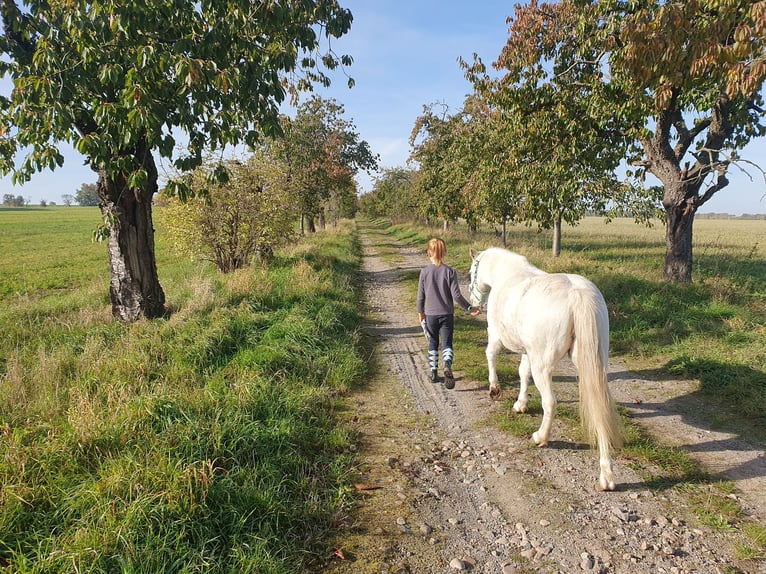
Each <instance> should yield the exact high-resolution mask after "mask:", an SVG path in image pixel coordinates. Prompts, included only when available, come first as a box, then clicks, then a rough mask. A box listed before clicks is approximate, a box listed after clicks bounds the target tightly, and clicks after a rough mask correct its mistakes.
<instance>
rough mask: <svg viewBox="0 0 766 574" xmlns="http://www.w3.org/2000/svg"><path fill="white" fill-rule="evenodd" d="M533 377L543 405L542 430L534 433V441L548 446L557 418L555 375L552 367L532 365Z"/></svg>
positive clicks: (539, 444)
mask: <svg viewBox="0 0 766 574" xmlns="http://www.w3.org/2000/svg"><path fill="white" fill-rule="evenodd" d="M532 377H533V378H534V381H535V386H536V387H537V390H538V391H540V401H541V402H542V404H543V422H542V423H540V428H539V429H537V431H535V432H534V433H532V440H533V441H535V444H536V445H537V446H546V445H547V444H548V438H549V437H550V434H551V426H553V419H554V418H555V416H556V397H555V396H554V395H553V388H552V383H553V374H552V372H551V368H550V367H540V366H539V365H532Z"/></svg>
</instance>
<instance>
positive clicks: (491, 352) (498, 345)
mask: <svg viewBox="0 0 766 574" xmlns="http://www.w3.org/2000/svg"><path fill="white" fill-rule="evenodd" d="M502 348H503V343H502V342H501V341H500V339H497V338H495V337H493V336H492V334H491V333H490V335H489V342H488V343H487V351H486V354H487V368H488V369H489V398H490V399H492V400H493V401H496V400H497V399H499V398H500V385H499V384H498V379H497V355H498V353H500V351H501V350H502Z"/></svg>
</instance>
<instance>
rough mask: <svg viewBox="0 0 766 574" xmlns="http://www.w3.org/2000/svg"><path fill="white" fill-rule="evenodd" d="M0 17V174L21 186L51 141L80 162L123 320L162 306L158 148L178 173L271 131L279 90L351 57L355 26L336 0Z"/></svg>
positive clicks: (305, 82)
mask: <svg viewBox="0 0 766 574" xmlns="http://www.w3.org/2000/svg"><path fill="white" fill-rule="evenodd" d="M0 15H1V16H2V19H3V31H4V34H3V36H2V37H0V51H2V54H3V56H2V58H0V76H3V77H8V76H10V78H11V79H12V80H13V84H14V88H13V91H12V93H11V95H10V97H3V98H2V100H0V104H2V105H0V172H2V173H3V174H7V173H13V179H14V180H15V181H17V182H24V181H26V180H28V179H29V178H30V177H31V176H32V175H33V174H34V173H35V172H36V171H40V170H42V169H45V168H51V169H53V168H55V167H57V166H60V165H61V164H62V162H63V156H62V154H61V152H60V151H59V148H58V146H59V144H60V143H61V142H69V143H71V144H72V145H73V146H74V147H75V148H76V149H77V150H78V151H80V152H81V153H82V154H83V155H85V156H86V157H87V161H88V163H89V165H90V166H91V168H92V169H93V170H94V171H96V172H97V173H98V183H97V189H98V194H99V199H100V205H101V211H102V214H103V216H104V219H105V222H106V226H105V231H106V232H108V248H109V256H110V263H111V273H112V282H111V298H112V310H113V313H114V315H115V316H117V317H119V318H120V319H122V320H126V321H132V320H135V319H137V318H139V317H142V316H146V317H157V316H160V315H162V314H163V313H164V293H163V291H162V288H161V286H160V283H159V279H158V277H157V271H156V263H155V258H154V234H153V228H152V224H151V202H152V197H153V196H154V194H155V193H156V192H157V190H158V187H157V177H158V173H157V168H156V164H155V158H154V154H158V155H159V156H160V157H162V158H166V159H167V160H168V161H170V162H171V164H172V165H173V166H174V167H175V168H176V169H178V170H180V171H187V170H190V169H193V168H195V167H197V166H199V165H201V163H202V160H203V157H204V152H205V151H206V150H208V151H209V150H220V149H221V148H223V147H224V146H227V145H231V144H237V143H240V142H245V143H246V144H250V145H253V144H255V143H256V142H257V141H258V140H259V138H261V137H262V136H263V135H267V136H270V135H276V134H279V133H280V132H281V129H280V110H279V106H280V104H281V103H282V102H284V101H285V99H286V97H287V96H288V94H290V93H292V94H297V93H298V91H300V90H303V89H307V88H309V87H310V86H311V85H312V84H314V83H320V84H327V83H329V77H328V76H327V75H326V74H325V71H324V70H331V69H333V68H336V67H337V66H339V65H349V64H350V63H351V58H350V57H348V56H338V55H336V54H335V53H334V51H333V50H332V45H331V40H332V39H333V38H337V37H340V36H341V35H343V34H345V33H346V32H347V31H348V30H349V28H350V26H351V21H352V16H351V13H350V11H348V10H347V9H344V8H342V7H341V6H340V5H339V3H338V2H337V0H313V1H302V2H258V1H252V2H219V1H216V0H202V1H201V2H199V1H192V0H175V1H173V2H169V1H167V2H151V3H147V2H143V1H138V2H127V3H126V2H118V1H116V0H105V1H102V2H92V1H90V0H66V1H64V0H45V1H43V0H29V1H25V2H24V3H23V4H18V3H16V2H14V1H13V0H3V2H2V4H0ZM179 133H180V134H184V140H183V146H177V145H176V144H177V143H181V139H180V138H179V139H178V140H177V139H176V138H177V137H178V134H179ZM179 149H181V150H182V151H180V152H179V151H178V150H179ZM19 154H22V155H24V159H23V160H22V162H21V163H20V165H19V166H18V167H17V166H16V164H15V158H16V156H17V155H19ZM224 172H225V170H224V169H222V168H220V167H219V168H218V169H214V170H213V172H212V175H213V176H214V177H216V178H217V179H221V178H222V175H223V174H224ZM169 188H170V190H171V191H176V192H178V193H179V194H180V195H185V194H186V192H187V191H188V189H187V188H185V187H184V186H183V185H175V184H174V182H171V184H170V185H169ZM104 235H107V233H105V234H104Z"/></svg>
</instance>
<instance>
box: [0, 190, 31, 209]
mask: <svg viewBox="0 0 766 574" xmlns="http://www.w3.org/2000/svg"><path fill="white" fill-rule="evenodd" d="M3 205H5V206H6V207H24V206H25V205H27V200H25V199H24V197H23V196H21V195H13V194H12V193H5V194H3Z"/></svg>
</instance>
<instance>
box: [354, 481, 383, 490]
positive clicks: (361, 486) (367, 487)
mask: <svg viewBox="0 0 766 574" xmlns="http://www.w3.org/2000/svg"><path fill="white" fill-rule="evenodd" d="M354 488H356V489H357V490H378V489H379V488H383V487H382V486H378V485H376V484H364V483H362V482H360V483H357V484H355V485H354Z"/></svg>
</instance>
